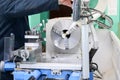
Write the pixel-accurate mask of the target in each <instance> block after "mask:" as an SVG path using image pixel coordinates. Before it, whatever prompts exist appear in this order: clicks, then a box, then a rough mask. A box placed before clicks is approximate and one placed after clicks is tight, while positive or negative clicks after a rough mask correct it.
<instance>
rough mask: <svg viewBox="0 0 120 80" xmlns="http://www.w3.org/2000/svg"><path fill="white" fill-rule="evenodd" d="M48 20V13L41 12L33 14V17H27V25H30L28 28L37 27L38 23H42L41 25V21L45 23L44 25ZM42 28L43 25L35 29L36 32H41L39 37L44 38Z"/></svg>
mask: <svg viewBox="0 0 120 80" xmlns="http://www.w3.org/2000/svg"><path fill="white" fill-rule="evenodd" d="M48 18H49V12H42V13H40V14H35V15H30V16H29V25H30V28H32V27H34V26H36V25H38V24H39V23H42V24H43V20H44V21H45V23H46V22H47V20H48ZM43 28H44V25H43V26H42V27H41V28H40V27H39V28H37V30H39V31H40V32H41V34H42V35H41V36H42V38H45V37H46V34H45V32H44V31H43ZM43 45H45V42H43Z"/></svg>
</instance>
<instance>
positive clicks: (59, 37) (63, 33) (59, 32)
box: [51, 20, 80, 50]
mask: <svg viewBox="0 0 120 80" xmlns="http://www.w3.org/2000/svg"><path fill="white" fill-rule="evenodd" d="M72 23H73V22H72V20H60V21H58V22H56V23H55V24H54V25H53V27H52V30H51V39H52V41H53V44H54V45H55V46H56V47H57V48H59V49H62V50H65V49H72V48H74V47H75V46H77V44H79V41H80V36H77V34H78V35H80V27H78V26H77V25H76V24H74V25H73V26H72V27H71V24H72Z"/></svg>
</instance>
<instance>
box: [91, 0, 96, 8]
mask: <svg viewBox="0 0 120 80" xmlns="http://www.w3.org/2000/svg"><path fill="white" fill-rule="evenodd" d="M97 3H98V0H90V3H89V6H90V8H95V6H96V5H97Z"/></svg>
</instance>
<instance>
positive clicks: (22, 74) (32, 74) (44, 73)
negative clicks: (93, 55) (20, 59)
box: [13, 70, 93, 80]
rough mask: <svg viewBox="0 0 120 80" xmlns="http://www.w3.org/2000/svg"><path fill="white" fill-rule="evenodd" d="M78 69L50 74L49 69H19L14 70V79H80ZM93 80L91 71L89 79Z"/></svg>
mask: <svg viewBox="0 0 120 80" xmlns="http://www.w3.org/2000/svg"><path fill="white" fill-rule="evenodd" d="M81 74H82V73H81V72H80V71H65V70H64V71H61V74H52V71H51V70H21V71H14V72H13V76H14V80H80V79H81ZM89 80H93V73H92V72H91V73H90V79H89Z"/></svg>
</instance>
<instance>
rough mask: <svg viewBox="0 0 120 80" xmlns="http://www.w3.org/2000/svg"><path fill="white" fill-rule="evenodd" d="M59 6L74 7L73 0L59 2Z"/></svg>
mask: <svg viewBox="0 0 120 80" xmlns="http://www.w3.org/2000/svg"><path fill="white" fill-rule="evenodd" d="M59 4H60V5H65V6H69V7H71V6H72V4H71V0H59Z"/></svg>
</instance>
